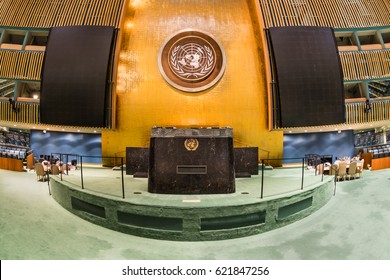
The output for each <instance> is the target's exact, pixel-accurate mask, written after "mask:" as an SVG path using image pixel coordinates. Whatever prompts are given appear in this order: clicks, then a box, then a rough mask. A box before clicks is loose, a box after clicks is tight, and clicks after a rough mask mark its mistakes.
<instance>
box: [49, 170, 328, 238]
mask: <svg viewBox="0 0 390 280" xmlns="http://www.w3.org/2000/svg"><path fill="white" fill-rule="evenodd" d="M51 189H52V195H53V198H54V199H55V200H56V201H57V202H58V203H59V204H60V205H62V206H63V207H64V208H65V209H67V210H69V211H70V212H72V213H74V214H75V215H77V216H79V217H81V218H83V219H85V220H87V221H90V222H92V223H95V224H98V225H101V226H103V227H107V228H110V229H113V230H116V231H120V232H124V233H128V234H132V235H137V236H142V237H147V238H155V239H165V240H180V241H200V240H221V239H231V238H238V237H244V236H249V235H254V234H258V233H262V232H266V231H269V230H272V229H275V228H278V227H281V226H284V225H287V224H290V223H293V222H295V221H298V220H300V219H302V218H304V217H306V216H308V215H310V214H311V213H313V212H315V211H316V210H318V209H319V208H321V207H322V206H323V205H325V204H326V203H327V202H328V201H329V200H330V199H331V197H332V194H333V182H332V177H326V179H325V180H324V182H323V183H320V184H318V185H317V186H315V187H314V188H311V189H308V190H303V191H295V192H291V193H288V194H286V195H285V196H283V197H282V196H277V197H276V198H275V199H270V198H268V199H260V198H258V200H257V199H256V200H255V201H254V200H253V199H252V200H250V202H249V203H247V202H246V201H245V200H243V199H239V200H237V203H236V204H231V203H229V204H228V205H221V204H219V205H218V206H213V205H212V204H213V203H212V201H213V200H214V201H215V200H218V199H223V198H221V197H220V196H219V195H215V197H214V196H213V197H210V196H208V199H209V205H205V204H203V205H198V204H196V203H183V206H182V207H181V206H178V205H177V204H176V205H173V204H172V205H170V203H169V200H166V203H156V204H155V205H153V204H151V202H148V204H146V203H142V201H141V200H140V201H139V202H137V203H135V202H134V201H132V202H130V201H127V200H126V199H120V198H114V197H109V196H104V195H97V194H96V193H93V192H91V191H88V190H81V189H80V188H77V187H74V186H73V185H71V184H70V183H67V182H65V181H60V179H58V178H55V177H52V178H51ZM161 196H162V197H163V196H164V195H161ZM160 201H161V200H160ZM162 204H164V205H162Z"/></svg>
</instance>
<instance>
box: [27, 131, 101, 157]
mask: <svg viewBox="0 0 390 280" xmlns="http://www.w3.org/2000/svg"><path fill="white" fill-rule="evenodd" d="M101 143H102V139H101V135H100V134H87V133H63V132H54V131H47V132H46V133H43V132H42V131H41V130H32V131H31V140H30V145H31V149H32V150H33V151H34V156H35V157H38V158H39V156H40V155H50V154H51V153H62V154H78V155H81V156H98V157H101V156H102V144H101ZM83 162H90V163H101V162H102V160H101V158H83Z"/></svg>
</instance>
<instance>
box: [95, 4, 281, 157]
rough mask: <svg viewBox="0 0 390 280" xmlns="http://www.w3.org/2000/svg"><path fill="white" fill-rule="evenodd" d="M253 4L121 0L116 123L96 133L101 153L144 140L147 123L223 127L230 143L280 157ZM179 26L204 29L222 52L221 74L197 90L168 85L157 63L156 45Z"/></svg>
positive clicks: (146, 142) (109, 153)
mask: <svg viewBox="0 0 390 280" xmlns="http://www.w3.org/2000/svg"><path fill="white" fill-rule="evenodd" d="M253 8H254V7H252V1H249V0H248V1H246V0H228V1H227V0H214V1H209V0H198V1H191V0H187V1H185V0H181V1H177V0H176V1H159V0H149V1H141V0H138V1H129V3H128V4H127V6H126V7H125V9H126V11H125V13H126V14H125V18H124V20H123V23H124V25H123V28H122V29H121V31H122V36H123V38H122V44H121V46H120V54H119V63H118V75H117V86H116V98H117V100H116V106H117V108H116V112H117V115H116V118H117V122H116V125H117V126H116V129H115V130H112V131H104V132H103V133H102V150H103V155H104V156H112V155H114V154H117V155H118V153H120V152H122V151H124V150H125V147H128V146H133V147H148V145H149V136H150V130H151V127H153V126H176V127H199V126H201V127H208V126H220V127H224V126H230V127H232V128H233V132H234V145H235V147H246V146H250V147H253V146H257V147H259V148H260V149H264V150H269V151H270V152H271V154H270V157H272V158H276V157H280V156H282V151H283V133H282V132H270V131H268V128H267V93H266V79H265V65H264V54H263V52H262V48H263V46H262V42H261V41H260V40H259V39H258V38H260V36H259V32H260V31H259V29H260V28H259V26H258V24H257V23H256V20H257V19H256V16H255V15H251V11H252V12H253ZM187 28H192V29H197V30H201V31H205V32H207V33H210V34H212V35H213V36H214V37H215V38H216V39H217V40H218V41H219V42H220V43H221V45H222V46H223V48H224V50H225V52H226V60H227V65H226V70H225V74H224V75H223V77H222V79H221V80H220V81H219V82H218V83H217V84H216V85H215V86H214V87H212V88H211V89H208V90H206V91H204V92H201V93H185V92H182V91H180V90H177V89H175V88H173V87H172V86H170V85H169V84H168V83H167V82H166V81H165V80H164V79H163V77H162V75H161V74H160V72H159V69H158V53H159V49H160V47H161V45H162V44H163V43H164V41H165V40H166V39H167V38H169V37H170V36H171V35H172V34H174V33H176V32H178V31H180V30H182V29H187ZM256 38H257V39H256ZM259 154H260V155H259V156H260V158H266V154H265V153H264V152H260V153H259Z"/></svg>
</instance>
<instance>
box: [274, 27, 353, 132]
mask: <svg viewBox="0 0 390 280" xmlns="http://www.w3.org/2000/svg"><path fill="white" fill-rule="evenodd" d="M269 35H270V39H271V45H272V53H273V58H274V62H275V67H276V76H277V77H276V78H277V88H278V98H277V99H278V100H277V101H278V102H279V106H280V108H279V109H280V110H279V112H280V115H279V118H280V120H279V121H280V125H281V127H296V126H314V125H330V124H338V123H343V122H345V105H344V102H345V101H344V93H343V72H342V68H341V62H340V57H339V55H338V49H337V45H336V40H335V37H334V33H333V30H332V29H331V28H328V27H275V28H270V29H269Z"/></svg>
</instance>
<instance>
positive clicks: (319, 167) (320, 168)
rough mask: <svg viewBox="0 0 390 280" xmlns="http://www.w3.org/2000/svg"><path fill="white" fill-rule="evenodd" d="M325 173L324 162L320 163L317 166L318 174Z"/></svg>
mask: <svg viewBox="0 0 390 280" xmlns="http://www.w3.org/2000/svg"><path fill="white" fill-rule="evenodd" d="M322 173H324V164H322V163H320V164H318V165H317V166H316V175H317V174H318V175H320V174H322Z"/></svg>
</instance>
